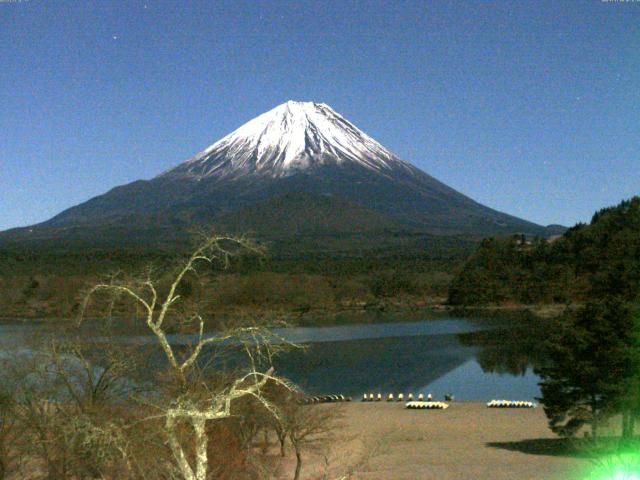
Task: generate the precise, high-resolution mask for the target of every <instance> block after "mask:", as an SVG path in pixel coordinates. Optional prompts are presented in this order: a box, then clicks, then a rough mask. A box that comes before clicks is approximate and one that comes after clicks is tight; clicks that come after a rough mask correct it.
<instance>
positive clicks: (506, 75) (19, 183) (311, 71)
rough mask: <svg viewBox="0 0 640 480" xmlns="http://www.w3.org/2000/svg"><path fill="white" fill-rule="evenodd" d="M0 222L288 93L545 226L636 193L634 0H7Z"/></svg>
mask: <svg viewBox="0 0 640 480" xmlns="http://www.w3.org/2000/svg"><path fill="white" fill-rule="evenodd" d="M0 87H1V88H0V132H2V133H1V134H0V230H3V229H7V228H11V227H15V226H22V225H28V224H32V223H36V222H39V221H43V220H46V219H48V218H50V217H51V216H53V215H54V214H56V213H58V212H59V211H61V210H63V209H65V208H68V207H70V206H72V205H75V204H77V203H80V202H82V201H84V200H87V199H89V198H91V197H93V196H95V195H98V194H100V193H103V192H105V191H107V190H109V189H110V188H112V187H114V186H116V185H120V184H123V183H128V182H131V181H134V180H136V179H140V178H151V177H153V176H155V175H156V174H158V173H160V172H162V171H164V170H166V169H168V168H169V167H172V166H174V165H176V164H178V163H180V162H182V161H184V160H186V159H187V158H189V157H190V156H192V155H193V154H194V153H196V152H197V151H199V150H201V149H203V148H204V147H206V146H207V145H209V144H211V143H213V142H214V141H215V140H217V139H219V138H220V137H222V136H223V135H225V134H226V133H228V132H230V131H231V130H233V129H235V128H237V127H238V126H240V125H241V124H243V123H244V122H246V121H248V120H250V119H251V118H253V117H255V116H256V115H258V114H260V113H262V112H264V111H266V110H269V109H270V108H273V107H274V106H276V105H278V104H280V103H282V102H284V101H286V100H289V99H293V100H306V101H318V102H324V103H328V104H329V105H331V106H332V107H333V108H334V109H336V110H337V111H338V112H340V113H342V114H343V115H344V116H346V117H347V118H348V119H349V120H351V121H352V122H353V123H355V124H356V125H357V126H359V127H360V128H361V129H362V130H364V131H365V132H367V133H368V134H369V135H371V136H373V137H374V138H376V139H377V140H378V141H380V142H381V143H382V144H383V145H385V146H386V147H387V148H389V149H391V150H392V151H394V152H395V153H397V154H398V155H399V156H400V157H401V158H403V159H405V160H408V161H410V162H412V163H414V164H415V165H417V166H418V167H420V168H422V169H423V170H425V171H426V172H428V173H429V174H431V175H433V176H435V177H436V178H438V179H440V180H442V181H443V182H445V183H447V184H449V185H450V186H452V187H454V188H456V189H457V190H459V191H461V192H463V193H465V194H467V195H469V196H470V197H472V198H474V199H476V200H478V201H480V202H481V203H484V204H486V205H488V206H490V207H493V208H496V209H498V210H502V211H505V212H508V213H511V214H514V215H517V216H520V217H523V218H526V219H528V220H532V221H535V222H537V223H541V224H548V223H562V224H566V225H570V224H573V223H575V222H577V221H588V220H589V218H590V216H591V214H592V213H593V211H594V210H596V209H599V208H601V207H604V206H607V205H611V204H614V203H617V202H618V201H620V200H622V199H623V198H627V197H630V196H632V195H635V194H640V2H639V1H636V2H614V1H601V0H585V1H579V2H578V1H575V2H574V1H561V2H558V1H532V2H525V1H516V0H511V1H505V2H488V1H477V2H475V1H467V2H451V1H437V2H426V1H420V2H403V1H393V2H392V1H386V2H382V1H378V2H355V1H346V0H345V1H322V2H305V1H299V2H286V1H248V2H241V1H230V2H225V1H196V0H193V1H159V0H158V1H156V0H146V1H145V0H126V1H123V0H117V1H111V0H96V1H92V0H74V1H71V0H55V1H49V0H21V1H19V0H0Z"/></svg>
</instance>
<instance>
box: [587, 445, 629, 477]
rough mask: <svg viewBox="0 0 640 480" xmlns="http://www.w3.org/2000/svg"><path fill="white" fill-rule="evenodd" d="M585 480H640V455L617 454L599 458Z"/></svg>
mask: <svg viewBox="0 0 640 480" xmlns="http://www.w3.org/2000/svg"><path fill="white" fill-rule="evenodd" d="M594 463H595V464H596V468H595V469H594V470H593V472H592V474H591V475H589V476H588V477H587V479H586V480H640V454H639V453H638V452H637V451H633V452H632V453H619V454H616V455H608V456H605V457H600V458H598V459H597V460H595V462H594Z"/></svg>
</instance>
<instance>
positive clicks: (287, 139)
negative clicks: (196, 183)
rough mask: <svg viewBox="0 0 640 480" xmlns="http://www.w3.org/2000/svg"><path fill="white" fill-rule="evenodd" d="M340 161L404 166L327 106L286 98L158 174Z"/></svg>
mask: <svg viewBox="0 0 640 480" xmlns="http://www.w3.org/2000/svg"><path fill="white" fill-rule="evenodd" d="M345 162H355V163H356V164H358V165H360V166H362V167H365V168H367V169H369V170H374V171H380V172H384V171H385V170H386V171H389V170H390V169H392V168H393V166H396V167H397V166H402V167H404V168H408V164H406V163H405V162H403V161H402V160H400V159H398V158H397V157H396V156H395V155H393V154H392V153H391V152H389V151H388V150H387V149H386V148H384V147H383V146H382V145H380V144H379V143H378V142H376V141H375V140H374V139H373V138H371V137H369V136H368V135H366V134H365V133H364V132H362V131H361V130H359V129H358V128H357V127H356V126H355V125H353V124H352V123H351V122H349V121H348V120H346V119H345V118H344V117H343V116H342V115H340V114H339V113H337V112H336V111H335V110H333V109H332V108H331V107H330V106H328V105H326V104H324V103H314V102H296V101H288V102H286V103H283V104H281V105H278V106H277V107H275V108H274V109H272V110H269V111H268V112H266V113H263V114H262V115H259V116H257V117H256V118H254V119H253V120H250V121H249V122H247V123H245V124H244V125H242V126H241V127H240V128H238V129H237V130H235V131H233V132H231V133H230V134H229V135H227V136H226V137H224V138H222V139H221V140H219V141H217V142H216V143H214V144H213V145H211V146H209V147H208V148H206V149H205V150H203V151H202V152H200V153H198V154H197V155H196V156H195V157H193V158H191V159H190V160H188V161H187V162H185V163H183V164H182V165H180V166H178V167H176V168H174V169H173V170H170V171H168V172H165V173H164V174H163V175H162V176H191V177H196V178H204V177H211V176H215V177H220V178H229V177H236V176H240V175H251V174H257V175H260V176H269V177H286V176H289V175H291V174H293V173H295V172H296V171H300V170H305V169H308V168H311V167H317V166H320V165H327V164H342V163H345Z"/></svg>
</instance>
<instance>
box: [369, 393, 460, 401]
mask: <svg viewBox="0 0 640 480" xmlns="http://www.w3.org/2000/svg"><path fill="white" fill-rule="evenodd" d="M385 398H386V400H387V402H404V401H405V400H406V401H408V402H412V401H414V398H413V393H410V394H408V395H407V396H406V398H405V396H404V394H403V393H399V394H398V395H394V394H393V393H389V394H388V395H387V396H386V397H385V396H384V395H383V394H382V393H378V394H377V395H375V396H374V394H373V393H369V394H367V393H365V394H363V395H362V401H363V402H381V401H382V400H383V399H385ZM445 400H447V401H451V400H453V395H445ZM417 401H419V402H424V401H427V402H433V395H431V394H430V393H429V394H427V397H426V398H425V396H424V393H421V394H419V395H418V397H417Z"/></svg>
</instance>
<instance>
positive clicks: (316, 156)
mask: <svg viewBox="0 0 640 480" xmlns="http://www.w3.org/2000/svg"><path fill="white" fill-rule="evenodd" d="M301 192H302V193H305V194H307V195H311V196H316V197H319V198H334V199H342V200H344V201H347V202H349V205H351V204H354V205H357V207H356V206H349V207H348V208H347V210H348V211H350V212H351V213H352V215H353V218H352V223H353V224H354V225H358V218H356V217H357V215H363V216H365V217H366V218H367V219H368V220H367V221H368V222H369V223H371V224H376V223H377V222H378V221H379V222H378V223H380V224H389V225H391V224H393V225H402V228H400V230H402V229H406V228H410V229H414V230H419V231H422V232H425V233H428V234H435V235H467V236H475V237H478V238H479V237H483V236H489V235H503V234H512V233H522V234H526V235H532V236H549V235H550V234H552V232H551V231H549V230H548V229H546V228H545V227H543V226H540V225H537V224H535V223H532V222H529V221H526V220H523V219H520V218H517V217H514V216H512V215H509V214H506V213H503V212H499V211H496V210H494V209H491V208H489V207H486V206H484V205H482V204H480V203H478V202H476V201H474V200H473V199H471V198H469V197H467V196H466V195H464V194H462V193H460V192H458V191H456V190H454V189H453V188H451V187H449V186H447V185H445V184H444V183H442V182H440V181H438V180H437V179H435V178H433V177H432V176H430V175H429V174H428V173H426V172H424V171H422V170H420V169H418V168H417V167H415V166H413V165H412V164H410V163H409V162H406V161H404V160H402V159H400V158H399V157H397V156H396V155H395V154H393V153H392V152H391V151H389V150H387V149H386V148H385V147H384V146H382V145H381V144H380V143H378V142H377V141H376V140H374V139H373V138H371V137H369V136H368V135H367V134H365V133H364V132H362V131H361V130H359V129H358V128H357V127H356V126H355V125H353V124H352V123H351V122H349V121H348V120H346V119H345V118H344V117H342V116H341V115H340V114H339V113H337V112H336V111H335V110H333V109H332V108H331V107H329V106H328V105H326V104H322V103H313V102H293V101H289V102H287V103H284V104H281V105H279V106H277V107H275V108H274V109H272V110H270V111H268V112H265V113H264V114H262V115H259V116H258V117H256V118H254V119H253V120H250V121H249V122H247V123H245V124H244V125H242V126H240V127H239V128H237V129H236V130H234V131H233V132H231V133H230V134H228V135H226V136H224V137H223V138H221V139H220V140H218V141H217V142H215V143H213V144H211V145H210V146H209V147H207V148H205V149H204V150H202V151H201V152H200V153H198V154H196V155H195V156H194V157H191V158H190V159H188V160H187V161H185V162H183V163H181V164H179V165H177V166H176V167H174V168H172V169H169V170H167V171H165V172H162V173H161V174H159V175H157V176H155V177H153V178H152V179H150V180H138V181H135V182H132V183H129V184H126V185H121V186H117V187H114V188H112V189H111V190H109V191H108V192H106V193H105V194H103V195H99V196H97V197H94V198H92V199H90V200H88V201H86V202H84V203H82V204H79V205H76V206H74V207H71V208H69V209H67V210H65V211H63V212H61V213H59V214H58V215H56V216H54V217H52V218H51V219H49V220H47V221H45V222H43V223H40V224H37V225H34V226H31V227H25V228H21V229H13V230H10V231H7V232H3V233H1V234H0V240H1V239H2V238H5V239H6V238H11V239H12V240H18V241H19V240H20V239H21V238H23V239H28V238H30V237H31V238H33V237H38V238H43V239H45V238H48V237H59V236H60V235H63V236H64V235H67V233H65V232H73V233H69V235H70V236H74V235H75V236H77V235H82V234H83V233H82V231H83V229H85V230H87V233H86V235H87V236H89V237H90V236H91V235H92V234H91V230H92V229H93V230H96V229H100V231H108V228H109V227H110V226H114V227H116V226H117V227H118V231H123V230H126V228H127V227H129V228H130V229H131V231H132V232H133V231H135V230H143V231H145V232H147V231H151V232H153V229H154V228H157V230H158V232H166V231H169V230H170V229H171V228H174V229H175V230H176V231H178V230H180V231H182V230H185V229H186V228H187V227H188V226H189V225H198V224H200V225H202V224H207V225H212V224H213V225H222V226H224V224H225V223H226V224H229V223H235V224H236V225H242V224H245V225H247V226H248V228H249V229H251V228H250V222H243V220H242V219H241V218H240V219H238V221H235V222H229V221H228V220H229V218H231V217H232V216H233V215H244V214H245V212H249V211H251V209H252V208H254V207H259V206H260V205H264V204H267V202H269V201H270V199H274V198H278V197H284V198H289V200H288V201H295V200H292V199H295V198H296V197H295V195H294V196H293V197H287V195H288V194H295V193H301ZM342 200H341V201H342ZM285 203H286V202H285ZM273 205H280V206H279V207H277V206H274V207H273V208H283V210H282V211H283V212H293V211H295V212H297V214H298V215H302V216H303V217H302V218H300V219H299V220H300V222H305V221H307V222H311V223H313V222H315V220H314V218H313V217H314V215H319V214H320V213H321V214H322V215H326V212H327V211H329V210H330V208H328V207H327V205H325V204H323V203H322V202H316V201H311V202H310V205H311V208H309V209H308V211H307V210H305V209H301V208H298V207H295V206H287V205H285V204H284V203H281V204H278V203H277V202H276V203H275V204H273ZM344 205H346V204H344V203H340V202H339V201H336V203H335V206H334V211H336V212H337V211H338V210H339V209H340V208H343V206H344ZM315 209H317V210H315ZM254 210H255V208H254ZM372 212H377V213H375V214H374V213H372ZM287 214H290V213H287ZM251 215H253V214H249V216H251ZM284 215H285V214H284V213H283V214H282V215H280V216H279V215H278V214H274V215H273V218H281V219H282V220H283V221H282V222H280V223H279V224H278V223H277V222H274V223H273V225H271V226H270V231H271V233H272V234H274V235H275V236H280V237H284V236H292V235H293V236H295V235H296V233H295V231H293V232H292V231H290V228H289V226H290V225H291V222H289V221H288V220H286V219H285V218H284ZM383 217H384V218H385V220H382V219H383ZM254 219H256V217H255V215H254ZM373 219H375V221H372V220H373ZM258 223H260V222H258ZM316 223H317V222H316ZM325 223H326V225H327V233H331V232H332V231H331V228H334V226H337V225H340V228H339V229H338V230H339V231H340V232H342V233H344V232H345V231H346V230H345V225H346V224H347V223H348V222H346V220H345V218H342V219H340V221H339V222H331V221H327V222H325ZM365 223H366V222H365ZM362 225H364V224H362ZM316 226H317V225H316ZM263 227H264V225H263ZM366 230H367V231H370V232H371V234H372V235H373V231H374V230H375V229H371V228H370V225H369V226H368V227H367V228H366ZM96 231H97V230H96ZM310 231H318V230H317V228H316V227H313V228H311V229H310ZM556 231H557V228H554V229H553V233H555V232H556ZM164 234H165V233H162V235H164ZM159 235H160V234H159Z"/></svg>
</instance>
